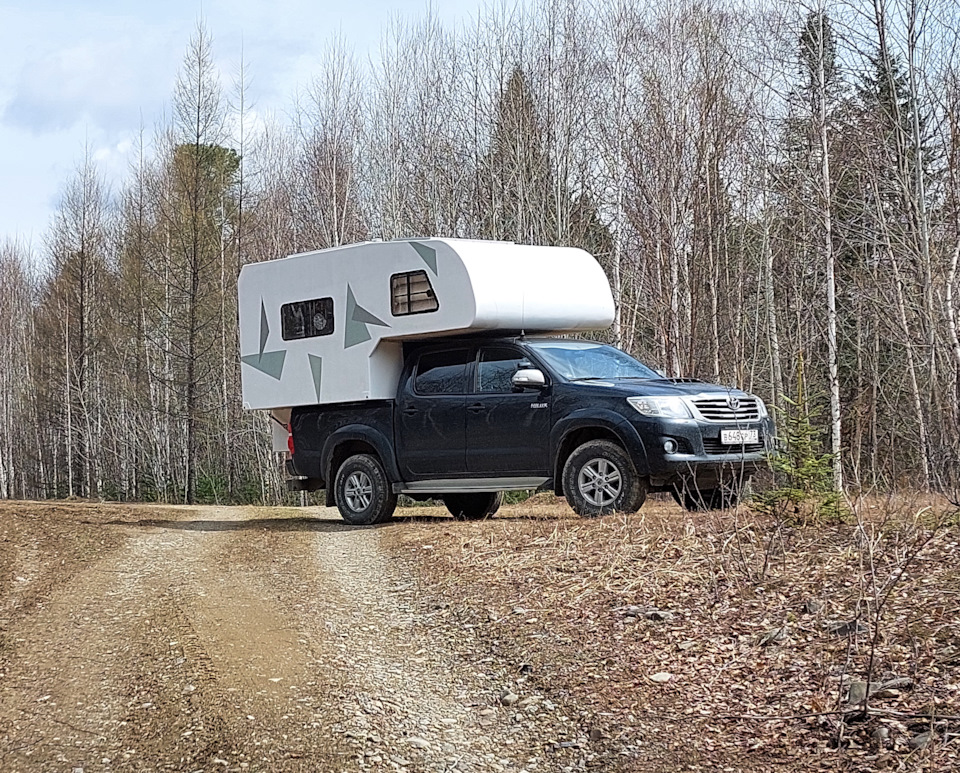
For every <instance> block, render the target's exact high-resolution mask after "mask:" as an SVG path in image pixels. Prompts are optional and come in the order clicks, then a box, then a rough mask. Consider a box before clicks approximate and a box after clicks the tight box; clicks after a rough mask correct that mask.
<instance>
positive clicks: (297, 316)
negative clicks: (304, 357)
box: [280, 298, 333, 341]
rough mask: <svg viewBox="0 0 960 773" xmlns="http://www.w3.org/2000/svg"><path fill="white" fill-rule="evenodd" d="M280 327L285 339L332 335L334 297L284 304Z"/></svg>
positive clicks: (281, 309)
mask: <svg viewBox="0 0 960 773" xmlns="http://www.w3.org/2000/svg"><path fill="white" fill-rule="evenodd" d="M280 327H281V328H282V330H281V335H282V337H283V340H284V341H295V340H297V339H298V338H316V337H317V336H328V335H330V334H331V333H333V298H314V299H313V300H311V301H297V302H296V303H285V304H283V306H281V307H280Z"/></svg>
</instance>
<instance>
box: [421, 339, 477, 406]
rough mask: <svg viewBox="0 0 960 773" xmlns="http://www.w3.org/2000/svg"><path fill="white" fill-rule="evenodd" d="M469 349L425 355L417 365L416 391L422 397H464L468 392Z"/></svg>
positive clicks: (470, 358)
mask: <svg viewBox="0 0 960 773" xmlns="http://www.w3.org/2000/svg"><path fill="white" fill-rule="evenodd" d="M472 360H473V358H472V357H471V356H470V350H469V349H454V350H453V351H448V352H435V353H433V354H425V355H423V356H422V357H421V358H420V361H419V362H418V363H417V378H416V381H414V389H415V390H416V392H417V394H420V395H462V394H463V393H464V392H466V391H467V389H466V388H467V364H468V363H469V362H471V361H472Z"/></svg>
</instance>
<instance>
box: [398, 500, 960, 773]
mask: <svg viewBox="0 0 960 773" xmlns="http://www.w3.org/2000/svg"><path fill="white" fill-rule="evenodd" d="M943 504H945V503H939V502H936V501H935V500H931V501H922V502H919V501H912V500H903V499H899V500H894V499H891V500H874V501H872V502H865V503H862V507H861V508H860V510H859V518H855V517H853V516H851V517H849V518H848V519H847V520H846V522H844V523H833V524H829V523H827V524H823V523H821V524H815V525H814V524H810V525H798V524H789V523H783V522H776V521H773V520H772V519H767V518H763V517H760V516H756V515H753V514H751V513H749V512H748V511H746V510H743V511H740V512H734V511H726V512H722V513H713V514H691V513H686V512H684V511H682V510H681V509H680V508H678V507H676V506H675V505H674V504H673V503H672V502H664V501H656V500H653V501H650V502H648V503H647V505H645V506H644V509H643V510H642V511H641V512H640V513H638V514H637V515H634V516H628V517H621V516H612V517H608V518H603V519H598V520H594V521H586V520H582V519H577V518H574V517H572V516H571V515H570V514H569V511H568V510H566V509H565V508H564V507H563V505H562V504H561V503H558V502H556V501H554V500H552V498H550V497H538V498H537V499H536V500H534V501H531V502H528V503H525V504H524V505H522V506H519V507H514V508H508V509H507V510H506V511H505V513H504V516H505V517H502V518H497V519H494V520H491V521H487V522H484V523H475V524H451V525H449V526H447V527H445V528H443V529H442V530H438V529H436V528H432V525H429V524H426V523H425V524H424V525H423V526H422V528H420V529H418V528H416V527H413V528H407V529H404V530H403V531H402V532H399V531H398V532H395V535H396V537H397V539H398V540H399V542H400V544H399V545H398V546H397V550H398V552H402V553H404V554H405V555H406V556H407V557H408V559H409V560H410V561H412V562H413V563H414V564H415V565H416V566H417V567H418V570H417V571H418V573H419V574H421V575H426V576H429V577H432V585H433V587H434V589H435V592H436V593H440V594H442V595H444V596H445V597H446V598H447V599H448V600H449V607H448V608H447V611H446V614H447V619H448V621H449V622H450V624H459V625H461V626H464V627H467V626H470V627H472V629H473V630H474V632H475V634H476V636H477V637H478V638H480V639H481V640H482V641H483V642H484V643H485V644H486V646H487V647H489V649H490V651H491V652H494V653H496V654H497V655H498V656H499V657H501V658H503V659H505V660H508V661H512V662H514V663H516V664H520V663H523V664H526V665H525V667H524V668H525V670H526V671H527V672H528V676H527V678H526V680H525V683H524V684H523V685H522V689H523V691H530V692H539V693H541V694H543V695H544V696H546V697H548V698H550V699H551V700H554V701H558V702H561V701H562V702H564V703H565V704H566V705H567V706H568V707H571V708H570V711H571V713H572V714H573V715H575V716H576V718H577V726H578V728H579V730H580V735H581V737H583V736H586V737H587V738H589V739H590V742H589V749H590V753H591V755H592V756H593V759H594V761H595V762H596V764H597V765H598V766H599V767H600V769H602V770H608V771H654V770H730V771H734V770H736V771H760V770H790V771H798V770H810V771H812V770H851V771H853V770H856V771H875V770H885V769H890V770H956V769H957V768H958V765H960V763H958V758H960V622H958V621H960V562H958V557H960V554H958V543H960V531H958V528H957V515H956V513H953V514H951V513H950V512H949V509H947V510H944V509H943ZM878 601H879V602H880V604H879V612H878ZM868 672H869V673H870V674H871V678H870V682H871V686H870V688H869V689H870V691H871V693H872V695H871V697H870V700H869V702H868V705H867V709H868V711H867V713H866V714H865V715H864V714H863V712H862V711H861V708H862V704H860V703H859V701H860V700H861V699H862V698H858V697H857V695H858V693H857V690H858V689H861V688H862V689H863V690H866V688H867V686H866V675H867V673H868ZM860 695H861V696H862V692H861V693H860ZM851 698H853V700H854V702H856V703H857V705H856V706H851V705H850V699H851Z"/></svg>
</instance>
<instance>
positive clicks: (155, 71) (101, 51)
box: [2, 32, 176, 133]
mask: <svg viewBox="0 0 960 773" xmlns="http://www.w3.org/2000/svg"><path fill="white" fill-rule="evenodd" d="M163 37H165V36H163V35H157V34H156V33H154V34H153V35H152V36H147V38H146V39H144V36H139V35H131V34H130V33H129V32H128V33H127V35H125V36H124V37H122V38H121V37H113V36H110V37H108V39H99V40H96V39H87V40H85V41H83V42H81V43H76V44H73V45H68V46H65V47H63V48H60V49H58V50H55V51H48V52H45V53H44V54H43V55H41V56H37V57H34V58H32V59H31V60H29V61H28V62H27V63H26V64H24V65H23V67H22V68H21V70H20V72H19V75H18V77H17V79H16V81H15V83H14V85H13V96H12V98H11V99H10V100H9V101H8V102H7V104H6V106H5V108H4V110H3V114H2V120H3V121H4V123H7V124H8V125H11V126H16V127H20V128H24V129H28V130H30V131H32V132H36V133H43V132H50V131H58V130H62V129H66V128H69V127H70V126H74V125H76V124H77V123H80V122H89V123H93V124H96V125H99V126H101V127H103V128H105V129H117V128H120V127H124V126H126V127H129V126H131V125H136V124H137V122H138V120H139V110H138V106H145V107H146V106H153V105H157V104H159V103H161V102H162V101H163V99H164V98H165V96H166V94H167V93H168V92H169V91H170V88H171V84H172V74H173V73H174V72H175V71H176V58H175V55H174V57H171V52H170V46H169V45H167V46H163V45H162V38H163ZM151 38H152V39H151Z"/></svg>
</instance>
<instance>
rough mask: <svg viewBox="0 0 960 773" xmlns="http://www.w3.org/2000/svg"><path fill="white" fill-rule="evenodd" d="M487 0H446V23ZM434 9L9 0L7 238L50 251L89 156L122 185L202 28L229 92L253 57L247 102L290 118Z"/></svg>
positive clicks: (330, 3) (400, 0) (3, 113)
mask: <svg viewBox="0 0 960 773" xmlns="http://www.w3.org/2000/svg"><path fill="white" fill-rule="evenodd" d="M479 4H480V0H442V1H440V2H435V3H434V4H433V8H434V11H435V13H437V15H438V16H439V17H440V19H441V20H442V21H443V22H445V23H446V24H448V25H451V26H453V25H456V24H459V23H468V22H469V20H470V19H471V18H472V17H475V16H476V12H477V9H478V7H479ZM427 7H428V6H427V0H353V1H352V2H351V1H350V0H259V1H258V0H203V2H200V0H160V1H159V2H156V0H153V1H149V0H137V1H135V0H12V1H11V0H0V241H2V240H4V239H5V238H14V237H15V238H18V239H19V240H20V241H21V242H23V243H25V244H27V245H29V246H31V247H33V249H34V250H41V249H42V246H43V233H44V231H45V230H46V227H47V225H48V224H49V222H50V219H51V217H52V214H53V212H54V210H55V208H56V205H57V202H58V200H59V196H60V193H61V191H62V189H63V186H64V184H65V183H66V181H67V180H68V179H69V178H70V176H71V175H72V174H73V172H74V171H75V170H76V169H77V167H78V166H79V164H80V163H81V162H82V160H83V157H84V152H85V149H88V150H89V152H90V153H91V155H92V157H93V159H94V160H95V161H96V163H97V165H98V167H99V168H100V170H101V172H102V173H103V175H104V177H105V178H106V179H107V181H108V182H109V183H111V184H112V185H113V186H114V187H115V188H116V186H117V185H118V184H119V182H120V181H121V180H122V179H123V178H124V177H125V176H126V172H127V170H128V168H129V164H130V161H131V159H132V155H133V152H134V150H135V147H136V143H137V142H138V137H139V136H140V133H141V128H142V129H143V131H144V134H145V136H146V137H149V135H150V134H151V133H152V131H153V129H154V127H155V126H157V124H158V123H159V122H160V121H161V120H162V119H163V116H164V114H165V110H166V109H167V107H168V105H169V101H170V98H171V95H172V94H173V89H174V84H175V82H176V78H177V72H178V70H179V68H180V64H181V62H182V60H183V56H184V53H185V51H186V48H187V45H188V43H189V41H190V37H191V35H192V34H194V33H195V32H196V29H197V24H198V21H199V20H200V19H202V20H203V22H204V24H205V25H206V27H207V30H208V31H209V32H210V34H211V35H212V37H213V51H214V56H215V59H216V62H217V65H218V68H219V69H220V71H221V78H222V81H223V85H224V86H225V87H227V86H229V79H230V78H231V77H232V75H233V73H234V72H235V71H236V68H237V66H238V64H239V62H240V59H241V52H242V56H243V61H244V63H245V70H246V72H247V73H249V77H250V81H249V91H248V100H250V101H252V103H253V105H254V109H255V110H257V111H260V112H271V111H272V112H281V111H284V110H286V109H289V107H290V105H291V104H292V101H293V97H294V94H295V93H296V91H297V89H298V88H303V87H305V86H307V85H308V84H309V81H310V79H311V77H312V74H313V73H316V72H318V71H319V62H320V60H321V58H322V56H323V51H324V46H325V44H326V43H327V42H328V41H329V40H330V39H331V38H332V37H334V36H336V35H338V34H339V35H340V36H341V37H342V38H343V39H344V40H345V41H346V43H347V45H348V46H350V47H351V48H353V50H354V52H355V54H356V56H357V58H358V59H359V60H360V61H365V60H366V58H367V56H368V55H370V56H375V55H376V50H377V48H378V44H379V40H380V35H381V32H382V31H383V29H384V28H385V27H386V26H387V25H388V24H389V22H390V20H391V18H393V17H394V16H396V15H401V16H403V17H405V18H416V17H419V16H421V15H423V14H424V13H425V12H426V10H427Z"/></svg>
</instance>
